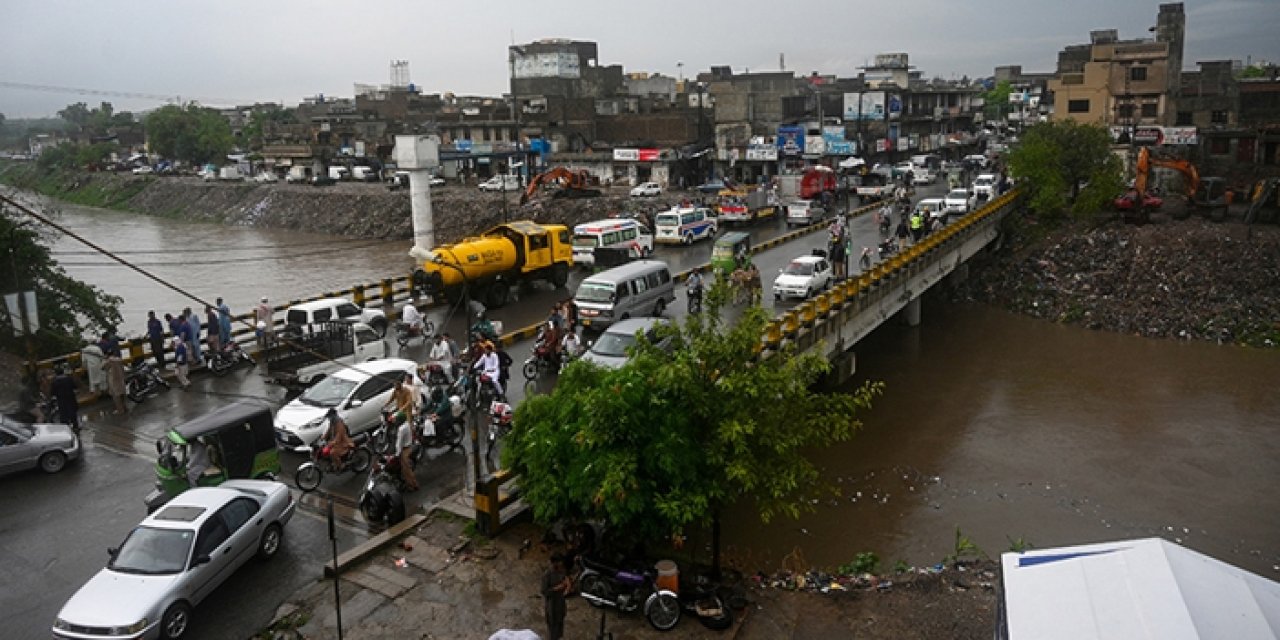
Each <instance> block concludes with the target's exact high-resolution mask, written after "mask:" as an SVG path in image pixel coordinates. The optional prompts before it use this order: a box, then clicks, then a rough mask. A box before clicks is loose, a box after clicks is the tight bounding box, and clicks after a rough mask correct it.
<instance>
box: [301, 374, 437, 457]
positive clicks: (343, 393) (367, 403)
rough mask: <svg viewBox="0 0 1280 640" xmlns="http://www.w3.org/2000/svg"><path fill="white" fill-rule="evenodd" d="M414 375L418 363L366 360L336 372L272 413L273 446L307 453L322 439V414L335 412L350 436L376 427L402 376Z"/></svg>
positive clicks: (323, 428) (323, 422) (325, 425)
mask: <svg viewBox="0 0 1280 640" xmlns="http://www.w3.org/2000/svg"><path fill="white" fill-rule="evenodd" d="M406 373H408V374H410V375H413V376H414V377H415V378H416V377H417V375H418V363H416V362H414V361H412V360H405V359H403V358H386V359H384V360H370V361H368V362H362V363H360V364H357V365H355V366H353V367H347V368H345V369H338V370H337V371H335V372H334V373H333V374H332V375H330V376H328V377H325V378H324V379H322V380H321V381H319V382H317V383H315V384H314V385H312V386H311V387H309V388H308V389H307V390H306V391H303V392H302V395H300V396H298V397H297V398H294V399H293V400H292V401H291V402H289V403H288V404H286V405H285V406H283V407H280V410H279V411H277V412H276V442H277V443H278V444H279V445H280V447H281V448H284V449H289V450H293V451H297V452H299V453H308V452H310V450H311V445H312V444H313V443H314V442H315V441H316V440H317V439H318V438H320V436H322V435H324V431H325V428H326V427H327V426H328V423H327V422H326V421H325V418H324V416H325V413H327V412H328V411H329V409H335V410H336V411H337V412H338V415H339V416H341V417H342V420H343V422H346V423H347V428H348V429H349V430H350V433H351V434H352V435H355V434H357V433H361V432H363V431H367V430H369V429H371V428H373V427H374V426H375V425H377V424H378V421H379V420H380V419H381V417H382V416H381V414H380V410H381V409H382V406H383V405H385V404H387V401H388V400H390V399H391V392H392V391H393V390H394V389H395V386H396V383H397V382H399V381H400V380H401V378H403V376H404V374H406Z"/></svg>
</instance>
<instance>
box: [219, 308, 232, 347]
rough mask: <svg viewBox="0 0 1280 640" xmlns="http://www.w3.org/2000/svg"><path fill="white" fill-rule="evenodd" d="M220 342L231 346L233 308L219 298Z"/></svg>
mask: <svg viewBox="0 0 1280 640" xmlns="http://www.w3.org/2000/svg"><path fill="white" fill-rule="evenodd" d="M218 342H220V343H222V344H224V345H225V344H231V307H228V306H227V303H225V302H223V301H222V298H218Z"/></svg>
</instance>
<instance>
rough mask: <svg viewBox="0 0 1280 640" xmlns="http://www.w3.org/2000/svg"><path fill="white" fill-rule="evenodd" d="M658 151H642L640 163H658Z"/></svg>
mask: <svg viewBox="0 0 1280 640" xmlns="http://www.w3.org/2000/svg"><path fill="white" fill-rule="evenodd" d="M658 155H659V153H658V150H657V149H655V148H652V147H651V148H646V149H640V158H639V159H640V162H657V161H658Z"/></svg>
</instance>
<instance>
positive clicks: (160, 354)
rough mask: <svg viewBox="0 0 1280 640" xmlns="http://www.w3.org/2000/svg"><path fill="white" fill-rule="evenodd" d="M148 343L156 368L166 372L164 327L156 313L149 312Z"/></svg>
mask: <svg viewBox="0 0 1280 640" xmlns="http://www.w3.org/2000/svg"><path fill="white" fill-rule="evenodd" d="M147 342H150V343H151V355H153V356H155V358H156V368H157V369H159V370H160V371H164V325H163V324H161V323H160V319H159V318H157V317H156V312H155V311H148V312H147Z"/></svg>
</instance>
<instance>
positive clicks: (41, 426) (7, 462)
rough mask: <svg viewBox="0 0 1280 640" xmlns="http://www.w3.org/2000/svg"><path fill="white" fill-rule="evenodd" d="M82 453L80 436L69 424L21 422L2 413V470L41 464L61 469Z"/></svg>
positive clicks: (48, 468)
mask: <svg viewBox="0 0 1280 640" xmlns="http://www.w3.org/2000/svg"><path fill="white" fill-rule="evenodd" d="M79 457H80V438H79V437H78V436H76V434H75V432H74V431H72V430H71V427H68V426H67V425H65V424H57V423H48V424H46V423H35V424H27V423H25V422H19V421H17V420H14V419H13V418H10V417H8V416H4V415H0V474H6V473H12V472H14V471H22V470H24V469H34V468H37V467H38V468H40V469H41V470H42V471H45V472H46V473H57V472H59V471H62V469H63V467H65V466H67V462H68V461H71V460H75V459H77V458H79Z"/></svg>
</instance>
